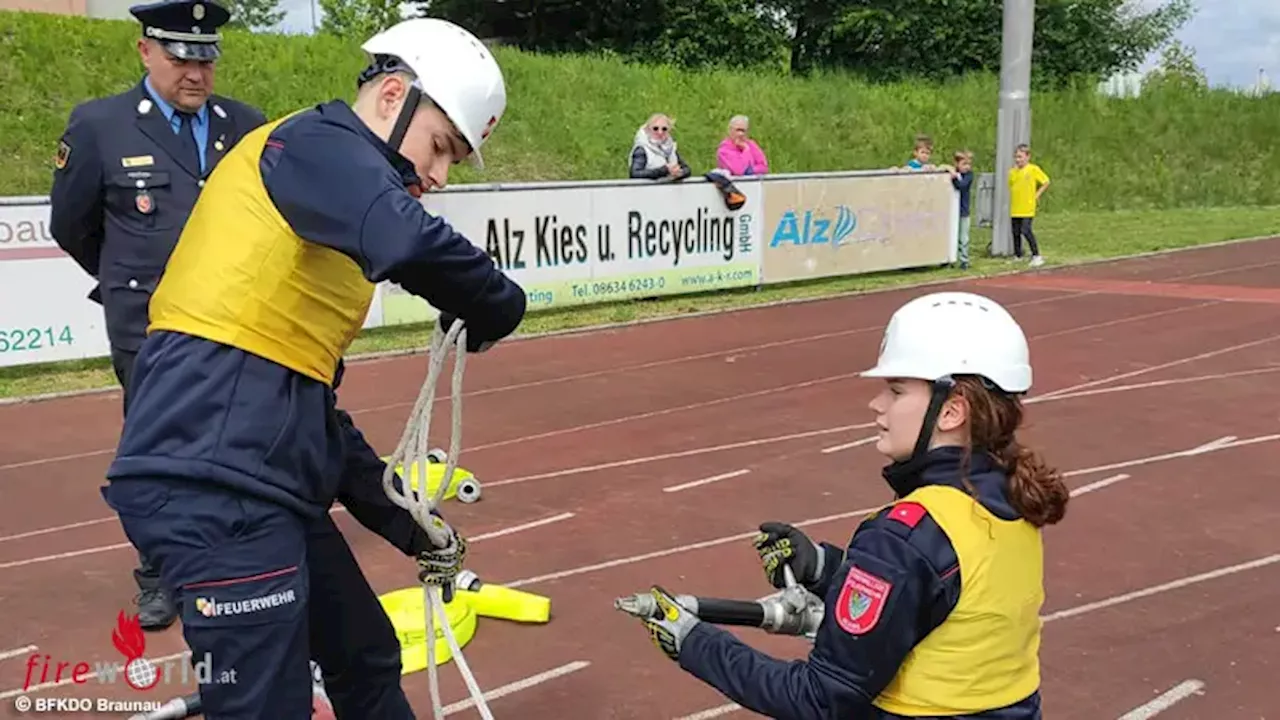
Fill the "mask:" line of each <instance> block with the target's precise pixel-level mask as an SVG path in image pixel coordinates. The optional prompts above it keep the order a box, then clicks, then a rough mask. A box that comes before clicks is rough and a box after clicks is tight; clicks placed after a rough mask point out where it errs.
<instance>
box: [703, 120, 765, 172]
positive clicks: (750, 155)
mask: <svg viewBox="0 0 1280 720" xmlns="http://www.w3.org/2000/svg"><path fill="white" fill-rule="evenodd" d="M749 126H750V122H749V121H748V120H747V116H746V115H734V116H733V119H731V120H730V121H729V137H727V138H725V139H724V140H723V141H722V142H721V143H720V147H719V149H717V150H716V164H717V165H718V166H719V167H720V169H721V170H724V171H725V172H728V173H729V174H730V175H764V174H765V173H767V172H769V161H768V160H767V159H765V156H764V151H763V150H761V149H760V146H759V145H757V144H756V141H755V140H752V139H750V138H748V137H747V128H748V127H749Z"/></svg>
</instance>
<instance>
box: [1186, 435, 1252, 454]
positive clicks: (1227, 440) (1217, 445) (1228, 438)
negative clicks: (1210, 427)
mask: <svg viewBox="0 0 1280 720" xmlns="http://www.w3.org/2000/svg"><path fill="white" fill-rule="evenodd" d="M1239 439H1240V438H1238V437H1236V436H1235V435H1224V436H1223V437H1220V438H1218V439H1217V440H1210V441H1209V442H1207V443H1205V444H1203V445H1201V446H1199V447H1194V448H1192V449H1191V450H1190V451H1189V452H1188V453H1187V454H1188V455H1199V454H1201V453H1207V452H1213V451H1214V450H1221V449H1222V448H1224V447H1226V446H1228V445H1230V444H1231V443H1233V442H1235V441H1236V440H1239Z"/></svg>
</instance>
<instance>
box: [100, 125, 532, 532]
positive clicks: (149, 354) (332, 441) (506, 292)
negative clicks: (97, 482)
mask: <svg viewBox="0 0 1280 720" xmlns="http://www.w3.org/2000/svg"><path fill="white" fill-rule="evenodd" d="M271 140H272V143H271V144H272V145H273V146H276V147H275V149H274V150H273V151H272V152H269V153H264V154H263V156H262V163H261V166H262V175H263V180H264V184H265V185H266V190H267V193H268V195H269V196H270V198H271V201H272V202H273V203H274V204H275V206H276V208H277V209H278V210H279V212H280V214H281V215H282V216H283V217H284V218H285V220H287V221H288V222H289V224H290V225H291V226H292V227H293V230H294V231H295V232H296V233H297V234H298V235H300V236H301V237H303V238H304V239H306V240H308V241H310V242H314V243H318V244H321V245H325V246H327V247H330V248H334V249H336V250H338V251H340V252H342V253H345V254H347V255H348V256H350V257H351V258H352V259H353V260H355V261H356V263H358V264H359V266H360V267H361V269H362V270H363V272H364V275H365V277H366V278H368V279H369V280H370V281H371V282H380V281H382V280H390V281H392V282H395V283H398V284H399V285H400V286H402V287H403V288H404V289H405V290H407V291H409V292H410V293H413V294H414V295H417V296H419V297H422V298H424V299H425V300H427V301H428V302H430V303H431V304H432V305H433V306H435V307H436V308H438V309H440V310H441V311H442V312H448V313H452V314H455V315H457V316H458V317H461V318H462V320H463V321H464V322H465V323H466V324H467V334H468V337H469V338H470V337H474V338H475V339H476V340H499V339H501V338H503V337H505V336H507V335H508V334H510V333H511V332H512V331H514V330H515V328H516V326H517V325H519V323H520V320H521V319H522V317H523V315H524V310H525V293H524V290H523V289H521V287H520V286H519V285H517V284H516V283H515V282H513V281H512V280H510V279H509V278H507V277H506V276H505V275H503V273H502V272H501V271H500V270H498V269H497V268H496V267H495V265H494V263H493V262H492V260H490V258H489V256H488V255H487V254H486V253H485V252H484V250H482V249H480V248H478V247H477V246H475V245H473V244H472V243H471V242H470V241H469V240H467V239H466V238H465V237H463V236H462V235H459V234H458V233H457V232H455V231H454V230H453V228H451V227H450V226H449V225H448V223H446V222H445V221H444V220H442V219H440V218H438V217H435V216H432V215H430V214H428V213H427V212H426V210H425V209H424V208H423V207H422V205H421V204H420V203H419V202H418V201H417V200H415V199H414V198H413V197H412V196H411V195H410V194H409V192H407V191H406V189H405V188H406V186H409V185H416V184H417V183H418V182H419V178H418V176H417V174H416V173H415V171H414V169H413V165H412V163H410V162H409V161H408V160H407V159H406V158H404V157H403V156H402V155H400V153H398V152H396V151H394V150H392V149H391V147H390V146H388V145H387V144H386V143H385V142H383V141H382V140H381V139H380V138H378V137H377V136H376V135H374V134H373V133H372V132H371V131H369V129H368V128H367V126H365V124H364V123H363V122H362V121H361V120H360V119H359V118H358V117H357V116H356V115H355V114H354V113H353V112H352V110H351V108H349V107H348V106H347V105H346V104H345V103H343V102H341V101H333V102H330V103H326V104H323V105H320V106H317V107H315V108H313V109H310V110H308V111H306V112H303V113H300V114H299V115H296V116H294V117H293V118H291V119H290V120H289V121H286V122H285V123H282V124H281V125H280V126H279V127H277V128H275V130H274V131H273V132H272V134H271ZM134 373H135V377H134V384H133V390H134V393H135V398H134V399H133V401H132V403H133V404H132V406H131V407H130V409H129V415H128V417H127V419H126V420H125V427H124V432H123V434H122V436H121V440H120V444H119V448H118V450H117V453H116V459H115V461H114V462H113V463H112V464H111V467H110V468H109V469H108V471H107V477H108V478H110V479H111V480H120V479H124V478H128V477H157V476H177V477H182V478H188V479H192V480H199V481H208V482H214V483H219V484H222V485H224V486H228V487H230V488H233V489H235V490H238V491H241V492H246V493H250V494H254V495H257V496H259V497H263V498H265V499H267V500H270V501H274V502H277V503H280V504H282V505H284V506H286V507H289V508H291V509H293V510H295V511H297V512H299V513H302V514H304V515H309V516H319V515H320V514H321V513H324V512H326V511H327V510H328V508H329V507H330V505H331V504H332V502H333V499H334V495H335V493H336V491H337V489H338V483H339V480H340V477H341V475H342V470H343V467H344V462H345V460H344V441H347V440H344V438H349V435H348V433H347V432H346V431H344V429H343V427H342V422H341V420H340V418H339V417H338V415H337V414H336V412H335V406H336V402H335V396H334V390H333V388H331V387H329V386H327V385H325V384H324V383H321V382H317V381H315V380H313V379H311V378H308V377H305V376H303V375H301V374H299V373H296V372H293V371H292V370H289V369H287V368H285V367H283V366H281V365H277V364H276V363H273V362H270V361H268V360H265V359H263V358H261V357H258V356H256V355H253V354H251V353H247V352H244V351H241V350H238V349H236V348H232V347H229V346H226V345H222V344H219V343H215V342H210V341H207V340H204V339H202V338H197V337H193V336H190V335H184V334H182V333H173V332H156V333H152V334H151V335H149V336H148V337H147V340H146V342H145V343H143V345H142V348H141V350H140V351H139V353H138V359H137V363H136V365H135V369H134ZM406 390H407V388H406Z"/></svg>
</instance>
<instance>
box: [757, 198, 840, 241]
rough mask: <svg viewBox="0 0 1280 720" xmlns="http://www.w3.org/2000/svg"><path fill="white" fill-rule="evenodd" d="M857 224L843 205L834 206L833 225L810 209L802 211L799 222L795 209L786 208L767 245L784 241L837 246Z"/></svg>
mask: <svg viewBox="0 0 1280 720" xmlns="http://www.w3.org/2000/svg"><path fill="white" fill-rule="evenodd" d="M857 226H858V220H857V218H856V217H855V216H854V214H853V211H852V210H850V209H849V208H848V207H847V206H845V205H838V206H836V221H835V226H834V227H832V222H831V221H830V220H828V219H827V218H824V217H820V216H818V215H817V214H815V213H814V211H812V210H805V211H804V223H803V224H801V223H800V221H799V219H798V218H797V217H796V213H795V211H794V210H788V211H787V212H786V213H784V214H783V216H782V219H781V220H779V221H778V226H777V227H776V228H774V230H773V239H772V240H770V241H769V247H777V246H778V245H780V244H782V243H784V242H786V243H794V244H796V245H823V244H831V245H835V246H837V247H838V246H840V245H843V244H844V242H845V239H846V238H848V237H849V236H850V235H852V234H853V231H854V228H856V227H857Z"/></svg>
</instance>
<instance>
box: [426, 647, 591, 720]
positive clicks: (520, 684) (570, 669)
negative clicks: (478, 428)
mask: <svg viewBox="0 0 1280 720" xmlns="http://www.w3.org/2000/svg"><path fill="white" fill-rule="evenodd" d="M590 666H591V663H589V662H587V661H586V660H574V661H573V662H571V663H565V664H564V665H561V666H560V667H557V668H552V669H550V670H547V671H545V672H540V673H538V674H537V675H530V676H529V677H527V678H525V679H523V680H517V681H515V682H513V683H508V684H506V685H503V686H501V687H496V688H494V689H492V690H490V691H488V692H485V693H482V694H481V697H483V698H484V699H485V702H490V701H492V700H496V699H498V698H500V697H504V696H507V695H511V694H512V693H518V692H520V691H521V690H528V689H529V688H531V687H536V686H538V685H541V684H542V683H544V682H548V681H551V680H555V679H556V678H558V677H564V676H565V675H568V674H569V673H575V672H578V671H579V670H582V669H584V668H587V667H590ZM475 703H476V701H475V700H472V699H471V698H467V699H466V700H460V701H458V702H456V703H453V704H452V705H446V706H445V708H444V714H445V715H452V714H454V713H456V712H461V711H463V710H466V709H467V708H469V707H471V706H473V705H475Z"/></svg>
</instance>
